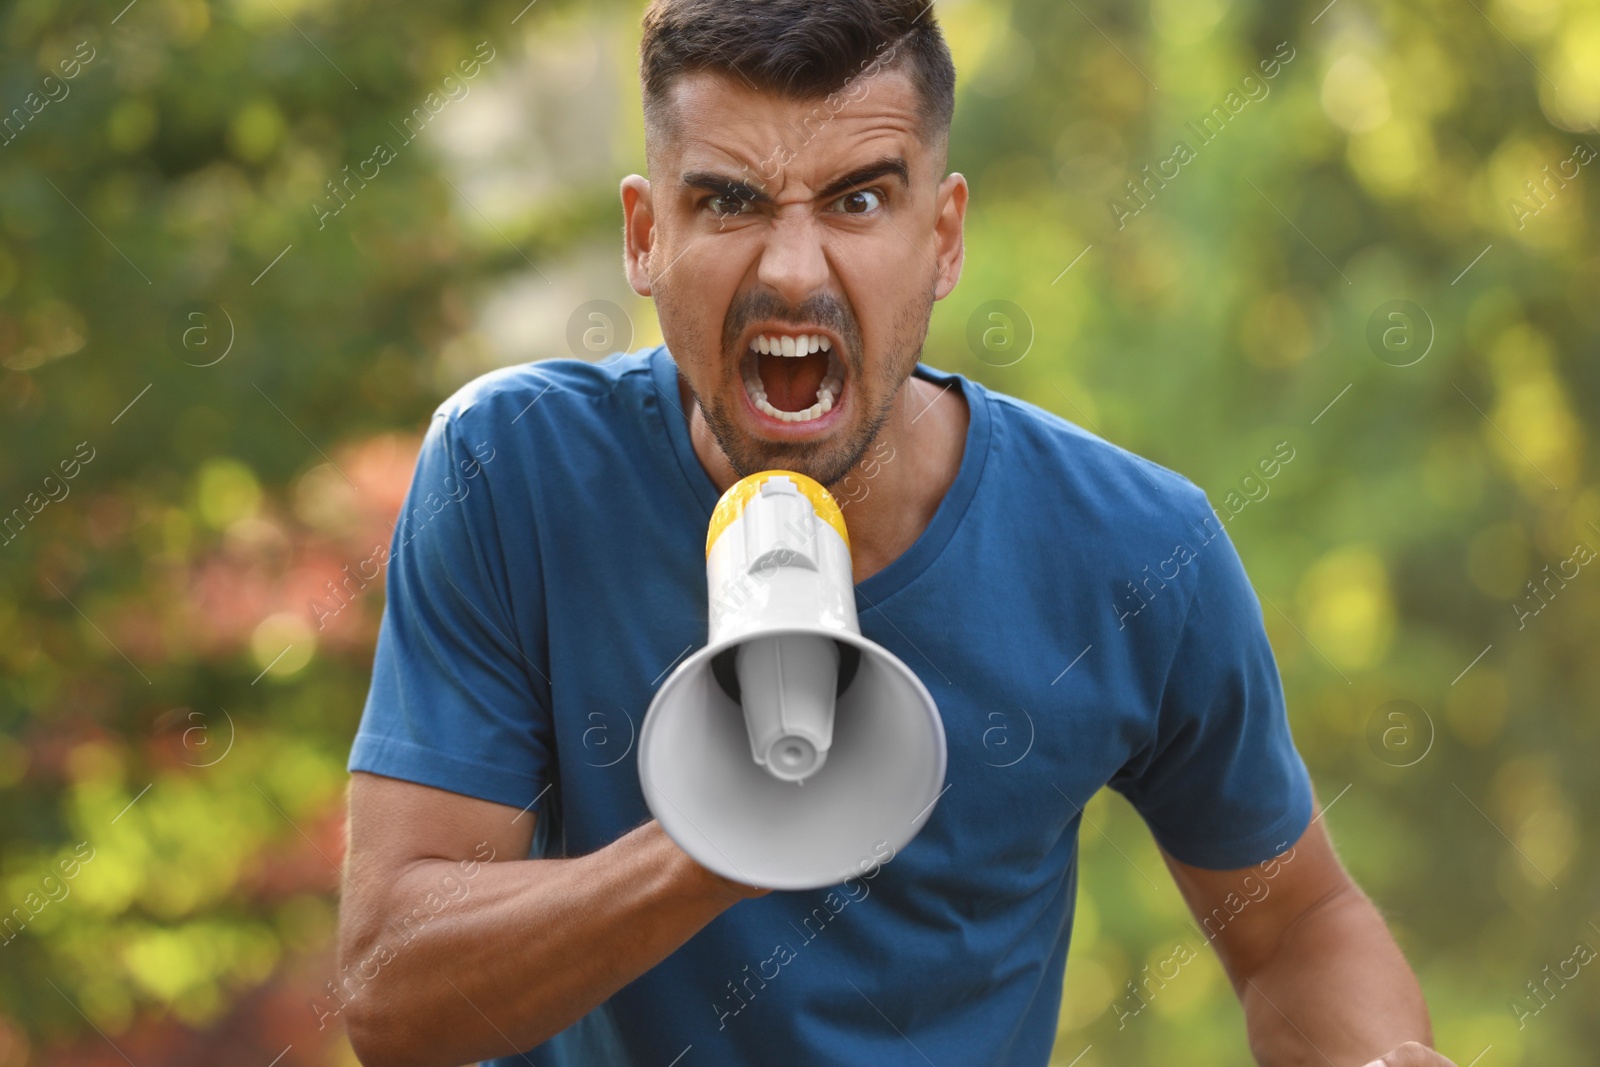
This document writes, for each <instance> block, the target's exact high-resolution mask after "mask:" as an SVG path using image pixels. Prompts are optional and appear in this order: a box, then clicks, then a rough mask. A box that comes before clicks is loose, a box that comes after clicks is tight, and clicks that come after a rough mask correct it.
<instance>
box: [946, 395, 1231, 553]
mask: <svg viewBox="0 0 1600 1067" xmlns="http://www.w3.org/2000/svg"><path fill="white" fill-rule="evenodd" d="M970 388H972V389H973V390H974V391H975V392H977V393H979V394H981V395H982V397H983V398H984V399H985V400H986V401H987V404H988V410H989V413H990V418H991V420H992V423H993V428H992V431H991V437H992V440H993V444H992V448H993V449H994V450H995V453H996V455H995V457H994V458H995V460H996V461H997V464H998V466H1000V467H1001V469H1002V471H1003V474H1002V476H1001V479H1000V480H1001V481H1002V482H1004V483H1006V485H1007V486H1008V487H1010V489H1011V491H1018V490H1019V489H1020V490H1023V491H1030V492H1031V495H1034V496H1041V497H1046V498H1048V499H1050V500H1051V501H1052V502H1054V503H1056V504H1058V505H1060V506H1063V507H1066V508H1069V509H1070V510H1071V511H1072V512H1073V514H1074V515H1075V516H1076V518H1077V520H1078V521H1079V522H1084V521H1089V522H1092V523H1094V524H1096V525H1104V526H1106V527H1108V528H1121V529H1122V530H1123V531H1124V532H1125V534H1133V533H1135V532H1137V531H1142V530H1169V529H1174V528H1176V527H1178V526H1180V525H1182V524H1186V523H1190V522H1194V521H1201V520H1204V519H1206V518H1213V519H1214V514H1215V513H1214V511H1213V509H1212V507H1211V504H1210V502H1209V500H1207V498H1206V494H1205V491H1204V490H1203V489H1201V488H1200V487H1199V486H1197V485H1195V484H1194V482H1192V481H1190V480H1189V479H1188V478H1187V477H1185V476H1184V475H1182V474H1180V473H1178V472H1177V471H1174V470H1172V469H1170V468H1168V467H1165V466H1162V465H1161V464H1160V463H1157V462H1155V461H1154V460H1150V459H1146V458H1145V457H1144V456H1141V455H1139V454H1138V453H1136V452H1132V451H1130V450H1128V449H1126V448H1123V447H1122V446H1120V445H1116V444H1113V443H1112V442H1110V441H1108V440H1106V439H1105V438H1103V437H1101V436H1100V435H1099V434H1097V433H1095V432H1092V431H1091V430H1089V429H1085V428H1084V427H1082V426H1079V425H1077V424H1076V423H1073V422H1071V421H1069V420H1068V419H1065V418H1063V417H1062V416H1060V415H1057V414H1056V413H1054V412H1052V411H1048V410H1046V409H1045V408H1043V407H1040V406H1039V405H1037V404H1033V403H1030V402H1029V401H1026V400H1023V399H1021V398H1019V397H1016V396H1012V395H1010V394H1007V393H1002V392H999V391H997V390H994V389H990V388H988V387H986V386H984V385H982V384H980V383H972V384H971V386H970Z"/></svg>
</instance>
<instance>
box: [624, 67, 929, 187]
mask: <svg viewBox="0 0 1600 1067" xmlns="http://www.w3.org/2000/svg"><path fill="white" fill-rule="evenodd" d="M668 94H669V100H668V103H669V107H670V108H671V116H672V121H671V123H670V126H669V129H668V131H667V132H666V134H665V136H664V137H663V138H662V139H661V144H660V145H659V146H657V151H656V153H655V154H656V155H657V156H658V160H659V163H660V164H661V165H662V167H663V168H664V174H663V176H664V177H667V178H669V179H670V178H673V177H676V176H677V175H678V174H680V173H684V172H688V171H694V170H720V171H727V172H729V174H730V175H742V174H744V172H745V169H746V168H748V169H749V171H750V172H751V173H752V174H754V175H755V176H756V177H758V178H761V179H769V178H771V176H772V175H774V174H775V173H776V174H777V179H778V180H777V184H780V185H781V184H783V183H785V182H786V181H789V180H794V179H796V178H800V179H802V180H804V178H805V177H806V176H807V175H812V174H815V175H818V176H820V177H821V178H822V179H823V180H826V178H827V177H828V176H830V175H829V174H827V173H825V172H830V171H835V170H837V169H839V168H841V167H848V166H850V165H852V164H858V163H860V162H862V161H863V160H864V159H869V158H870V159H876V158H881V157H886V156H900V157H901V158H903V159H905V160H906V162H907V163H908V164H909V165H910V167H911V170H912V172H913V174H915V173H916V172H917V171H918V170H919V169H920V164H921V163H922V161H923V160H924V159H925V158H926V157H927V146H926V145H925V144H924V143H923V140H922V132H921V131H922V124H921V115H920V111H919V109H920V107H921V98H920V97H919V95H918V93H917V90H916V86H915V85H914V83H913V82H912V81H911V78H910V76H909V75H908V74H906V73H904V72H903V71H900V70H886V71H879V72H877V73H874V74H873V75H871V76H870V77H864V78H859V79H856V80H855V81H852V82H851V83H850V84H849V85H847V86H846V87H845V88H844V89H843V90H841V91H840V92H837V93H835V94H833V96H831V97H825V96H819V97H814V98H811V99H806V100H792V99H787V98H784V97H780V96H777V95H774V94H772V93H766V92H760V91H757V90H755V89H754V88H752V87H751V86H750V84H749V83H748V82H745V81H743V80H742V79H741V78H740V77H739V76H738V75H737V74H734V75H726V74H721V73H713V72H710V71H696V72H694V73H691V74H685V75H683V76H682V77H680V78H679V79H678V80H677V81H676V82H674V83H673V85H672V87H671V88H670V89H669V90H668ZM780 166H781V168H782V172H781V173H778V171H779V167H780Z"/></svg>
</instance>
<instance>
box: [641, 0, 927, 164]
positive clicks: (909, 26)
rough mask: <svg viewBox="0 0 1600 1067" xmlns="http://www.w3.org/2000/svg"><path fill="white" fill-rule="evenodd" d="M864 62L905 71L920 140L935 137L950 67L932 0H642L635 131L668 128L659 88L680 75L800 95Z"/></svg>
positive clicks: (823, 89)
mask: <svg viewBox="0 0 1600 1067" xmlns="http://www.w3.org/2000/svg"><path fill="white" fill-rule="evenodd" d="M869 68H877V69H882V70H896V69H905V70H907V71H908V72H909V74H910V76H911V81H912V84H913V86H914V87H915V88H916V91H917V95H918V96H919V97H920V98H921V106H920V109H919V116H920V118H921V123H922V136H923V140H924V142H925V143H927V144H935V143H942V142H944V140H945V138H946V136H947V135H948V134H949V131H950V120H951V117H952V116H953V115H954V113H955V90H956V68H955V64H954V63H953V62H952V61H951V59H950V49H949V47H948V46H947V45H946V44H945V40H944V34H943V33H941V32H940V30H939V24H938V22H937V21H936V20H935V19H934V16H933V3H932V0H652V2H651V4H650V7H649V8H648V9H647V10H646V11H645V14H644V36H643V37H642V38H641V40H640V42H639V81H640V84H641V88H642V91H643V97H644V119H645V134H646V137H647V138H649V137H651V136H652V135H653V134H659V133H667V132H669V131H670V130H671V128H672V123H671V119H670V116H669V115H668V113H667V112H668V93H669V91H670V89H671V87H672V84H673V82H674V81H675V80H676V79H677V78H678V77H679V76H680V75H683V74H689V73H694V72H699V71H709V72H712V73H715V74H722V75H725V76H727V77H730V78H737V79H739V80H741V81H743V82H745V83H747V84H749V85H751V86H753V87H754V88H756V89H757V90H759V91H762V92H769V93H773V94H774V95H777V96H779V97H783V98H786V99H789V100H801V101H803V100H814V99H818V98H821V97H828V96H831V95H832V94H834V93H837V92H838V91H839V90H841V89H843V88H844V87H845V86H846V85H847V84H849V82H850V80H851V79H852V78H854V77H855V76H857V75H858V74H861V73H863V72H867V71H868V70H869Z"/></svg>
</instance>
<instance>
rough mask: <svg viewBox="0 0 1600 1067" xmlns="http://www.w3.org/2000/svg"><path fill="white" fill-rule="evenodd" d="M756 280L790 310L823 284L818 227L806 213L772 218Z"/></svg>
mask: <svg viewBox="0 0 1600 1067" xmlns="http://www.w3.org/2000/svg"><path fill="white" fill-rule="evenodd" d="M756 277H757V278H758V279H759V280H760V281H761V283H762V284H763V285H765V286H767V287H768V288H769V289H771V290H773V291H774V292H775V293H777V294H778V295H779V296H781V297H783V299H784V300H786V301H788V303H789V305H790V306H791V307H793V306H795V305H798V304H800V303H801V302H802V301H804V300H805V299H806V297H808V296H810V295H811V294H812V293H814V292H816V291H817V290H818V289H820V288H822V287H823V286H824V285H826V284H827V281H828V261H827V257H826V256H824V255H823V252H822V240H821V228H820V227H819V226H818V225H817V222H816V220H815V219H813V218H812V217H811V215H810V213H809V212H804V211H796V212H794V213H793V214H789V213H784V212H780V213H779V214H778V216H777V217H776V218H775V219H773V221H772V225H771V227H770V228H769V229H768V231H767V244H766V247H765V248H764V249H763V250H762V252H761V262H760V264H759V265H758V266H757V268H756Z"/></svg>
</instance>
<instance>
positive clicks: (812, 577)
mask: <svg viewBox="0 0 1600 1067" xmlns="http://www.w3.org/2000/svg"><path fill="white" fill-rule="evenodd" d="M706 582H707V587H708V590H709V593H710V640H709V642H708V643H707V645H706V646H705V647H704V648H702V649H700V650H699V651H698V652H696V653H695V654H694V655H692V656H690V657H689V658H688V659H687V660H685V661H684V662H683V663H682V664H681V665H680V666H679V667H678V668H677V669H676V670H675V671H673V672H672V675H671V676H670V677H669V678H668V679H667V680H666V682H665V683H664V684H663V685H662V686H661V689H660V691H659V692H658V693H656V696H655V699H654V700H652V701H651V702H650V710H649V712H648V713H647V714H646V715H645V720H644V727H643V729H642V730H641V731H640V734H639V782H640V785H641V786H642V787H643V789H644V798H645V803H647V804H648V805H649V806H650V811H651V813H652V814H653V815H654V816H655V817H656V819H657V820H658V821H659V822H660V823H661V826H662V828H663V829H664V830H666V832H667V834H668V836H670V837H671V838H672V840H673V841H675V842H677V844H678V847H679V848H681V849H683V850H684V851H685V852H686V853H688V854H689V855H690V856H691V857H692V858H693V859H694V860H695V861H696V862H698V863H699V864H700V865H701V866H703V867H706V868H708V869H710V870H712V871H714V872H716V873H717V874H720V875H722V876H724V877H726V878H730V879H733V880H734V881H738V882H744V883H746V884H748V885H754V886H760V887H763V888H767V889H817V888H821V887H822V886H828V885H836V884H838V883H839V882H842V881H844V880H845V879H846V878H849V877H851V876H852V875H857V874H860V873H861V869H862V866H863V862H864V861H866V862H875V857H881V852H879V850H880V849H882V848H883V845H884V843H887V844H888V846H889V847H890V848H891V849H893V850H895V851H899V850H900V849H901V848H903V847H904V846H905V845H906V843H907V842H909V841H910V840H911V839H912V838H913V837H915V836H916V834H917V831H919V830H920V829H922V825H923V823H925V822H926V821H927V819H928V816H929V814H930V813H931V812H932V810H933V805H934V802H935V801H936V800H938V798H939V796H940V790H941V788H942V786H943V783H944V773H945V739H944V726H943V724H942V723H941V722H940V719H939V709H938V707H937V706H936V705H935V704H934V702H933V697H931V696H929V694H928V690H927V689H926V688H925V687H924V686H923V684H922V682H921V680H920V679H918V678H917V676H916V675H915V674H913V673H912V672H911V669H910V668H909V667H907V666H906V665H905V664H904V663H902V662H901V661H900V660H899V659H898V658H896V657H895V656H894V655H893V654H892V653H890V652H889V651H887V650H886V649H884V648H882V647H880V646H879V645H877V644H876V643H874V642H872V641H869V640H868V639H867V638H865V637H862V636H861V626H860V623H859V622H858V620H857V618H856V602H855V587H854V584H853V582H852V576H851V567H850V541H849V534H848V533H847V532H846V530H845V525H844V515H843V514H842V512H841V511H840V509H839V505H838V503H837V502H836V501H835V500H834V499H833V497H832V496H831V495H829V493H828V491H827V490H826V489H824V488H823V487H822V486H821V485H820V484H818V483H817V482H815V481H813V480H812V479H810V478H808V477H806V476H805V475H803V474H797V473H795V472H793V471H781V470H771V471H762V472H760V473H759V474H752V475H750V476H749V477H747V478H743V479H741V480H740V481H738V482H736V483H735V484H734V485H733V486H732V487H731V488H730V489H729V490H728V491H727V492H726V493H724V494H723V495H722V499H721V500H720V501H718V502H717V506H716V510H715V511H713V512H712V515H711V524H710V529H709V530H708V531H707V534H706ZM891 854H892V853H891Z"/></svg>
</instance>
